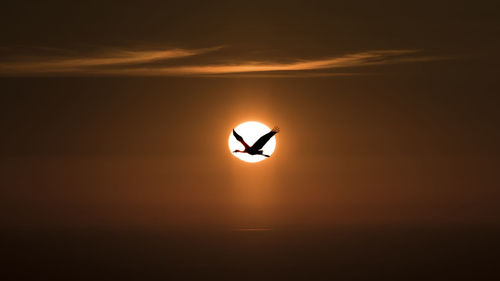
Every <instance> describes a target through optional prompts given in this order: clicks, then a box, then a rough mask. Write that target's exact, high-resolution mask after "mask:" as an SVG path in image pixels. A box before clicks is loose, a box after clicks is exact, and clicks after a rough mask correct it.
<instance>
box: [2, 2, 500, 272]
mask: <svg viewBox="0 0 500 281" xmlns="http://www.w3.org/2000/svg"><path fill="white" fill-rule="evenodd" d="M467 3H468V4H465V1H449V2H443V1H428V2H427V1H414V2H408V1H342V2H339V1H324V2H318V1H284V2H275V1H262V2H260V1H227V2H213V1H205V2H203V3H198V2H197V1H178V2H174V1H158V2H146V1H135V2H132V1H127V2H125V1H117V2H111V1H81V2H72V1H33V2H30V1H21V2H15V1H11V3H8V4H2V8H1V11H0V107H1V109H0V130H1V132H2V134H1V135H2V137H1V138H0V155H1V161H0V178H1V182H0V186H1V188H0V203H1V205H2V214H1V215H0V227H1V229H3V230H6V231H14V230H15V231H18V230H19V231H21V230H26V229H28V230H30V229H37V230H40V229H43V230H44V231H46V232H45V233H51V231H53V230H55V229H60V228H64V229H68V228H69V229H80V228H91V229H112V230H114V231H116V230H117V229H122V228H124V227H125V228H130V229H141V230H147V231H152V232H153V233H154V232H155V231H159V230H160V229H161V230H165V229H166V230H171V229H193V228H194V229H225V230H231V229H233V230H234V229H240V228H263V229H272V230H274V231H279V230H280V229H286V228H290V227H291V228H293V229H310V228H316V229H325V228H335V227H338V226H341V225H365V226H366V225H386V226H398V225H497V224H498V221H499V220H500V205H498V199H499V195H500V194H499V187H500V178H499V173H500V171H499V168H498V167H499V165H498V156H499V154H500V150H499V148H498V144H499V143H500V131H499V129H498V128H500V116H499V114H498V106H499V104H500V98H499V96H498V94H499V90H500V86H499V82H498V67H499V62H500V60H499V59H500V56H499V54H498V50H499V49H500V39H499V38H500V16H499V12H498V11H499V5H498V3H497V2H496V1H468V2H467ZM248 120H257V121H260V122H263V123H265V124H267V125H268V126H273V125H279V126H280V128H281V132H280V133H279V134H278V135H277V142H278V144H277V150H276V151H275V153H274V154H273V155H272V157H271V158H269V159H267V160H266V161H263V162H260V163H258V164H253V165H250V164H247V163H243V162H241V161H240V160H238V159H237V158H235V157H233V156H232V155H231V153H230V152H229V150H228V147H227V138H228V136H229V133H230V132H231V129H232V128H233V127H235V126H236V125H238V124H240V123H242V122H244V121H248ZM199 233H203V231H200V232H199ZM200 235H201V234H200ZM28 237H29V236H28ZM398 237H399V236H398ZM323 238H324V237H323ZM68 239H69V238H68ZM273 239H275V238H273ZM273 239H271V240H266V242H264V243H271V242H270V241H273ZM356 239H357V238H356ZM360 239H362V238H360ZM47 241H50V239H49V240H47ZM68 241H69V240H68ZM176 241H177V240H176ZM179 241H180V240H179ZM196 241H199V240H196ZM238 241H239V240H238ZM384 241H385V240H384ZM419 241H420V242H421V240H419ZM253 242H255V241H253ZM253 242H252V243H253ZM420 242H419V243H420ZM87 243H90V244H91V245H95V244H92V243H91V242H88V241H87ZM100 243H101V242H100ZM200 243H201V242H200ZM235 243H236V242H235ZM290 243H291V242H290ZM318 243H319V242H318ZM422 243H423V242H422ZM457 243H458V242H457ZM236 244H238V243H236ZM257 244H258V243H257ZM354 244H355V243H354ZM409 244H411V243H409ZM417 244H418V243H417ZM238 245H239V246H238V247H240V246H241V244H238ZM412 245H413V244H412ZM415 245H416V244H415ZM205 246H206V245H205ZM247 246H248V245H247ZM247 246H245V247H247ZM372 246H373V245H372ZM193 247H194V246H193ZM214 247H215V246H214ZM224 247H229V246H227V245H225V246H224ZM224 247H223V248H224ZM238 247H236V248H238ZM248 247H250V246H248ZM280 247H283V248H280V250H284V249H287V246H286V245H281V246H280ZM304 247H305V246H304ZM311 247H312V246H311ZM314 247H316V246H314ZM314 247H312V248H314ZM318 247H319V246H318ZM146 248H147V247H146ZM194 248H196V247H194ZM229 248H231V247H229ZM306 248H307V247H306ZM312 248H307V249H312ZM12 249H13V248H12ZM113 249H114V248H113ZM189 249H190V250H189V251H194V250H193V249H191V248H189ZM203 249H205V250H206V251H207V252H209V250H207V248H203ZM231 249H233V248H231ZM238 249H240V248H238ZM314 249H316V248H314ZM377 249H378V248H377ZM108 250H109V249H108ZM247 250H248V249H247ZM110 251H111V250H110ZM189 251H188V252H189ZM229 251H231V250H229ZM234 251H236V250H234ZM304 251H305V250H304ZM311 251H312V250H311ZM345 251H347V252H349V250H345ZM376 251H378V250H376ZM457 251H458V250H457ZM12 252H16V251H15V250H12ZM452 252H453V251H452ZM190 253H191V252H190ZM301 253H302V254H304V253H303V252H301ZM254 254H255V253H254ZM206 255H207V256H208V254H206ZM255 255H257V254H255ZM257 256H258V255H257ZM354 260H355V259H354ZM279 261H280V262H281V263H279V264H281V265H283V264H284V263H285V262H284V261H283V260H279ZM254 262H255V261H254ZM295 262H297V263H299V264H300V263H301V261H299V260H295ZM323 265H325V267H326V263H325V264H323ZM399 280H401V279H399Z"/></svg>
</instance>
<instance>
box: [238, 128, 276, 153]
mask: <svg viewBox="0 0 500 281" xmlns="http://www.w3.org/2000/svg"><path fill="white" fill-rule="evenodd" d="M279 131H280V129H279V128H278V127H274V128H273V129H272V130H271V131H270V132H269V133H267V134H265V135H263V136H262V137H260V139H258V140H257V141H256V142H255V143H254V144H253V145H252V146H249V145H248V144H247V143H246V142H245V141H244V140H243V138H242V137H241V136H240V135H238V133H236V131H235V130H234V129H233V136H234V137H235V138H236V139H237V140H238V141H239V142H241V144H243V146H244V147H245V150H243V151H241V150H238V149H236V150H235V151H233V153H235V152H242V153H248V154H250V155H262V156H266V157H269V155H266V154H264V153H263V151H262V148H263V147H264V145H265V144H266V143H267V142H268V141H269V140H270V139H271V138H272V137H273V136H274V135H276V134H277V133H278V132H279Z"/></svg>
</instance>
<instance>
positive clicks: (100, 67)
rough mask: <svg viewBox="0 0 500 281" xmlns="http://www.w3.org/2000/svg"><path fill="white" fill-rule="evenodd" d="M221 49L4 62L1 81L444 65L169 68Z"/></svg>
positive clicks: (335, 61) (374, 55)
mask: <svg viewBox="0 0 500 281" xmlns="http://www.w3.org/2000/svg"><path fill="white" fill-rule="evenodd" d="M221 48H222V47H214V48H206V49H193V50H189V49H171V50H161V51H119V52H117V53H115V54H113V55H109V56H95V57H80V58H52V59H45V60H32V61H22V62H15V61H14V62H6V63H1V62H0V75H2V74H3V75H13V76H22V75H30V74H31V75H37V74H38V75H52V76H56V75H79V76H84V75H96V76H202V77H245V76H248V77H301V76H303V77H316V76H334V75H335V76H338V75H356V74H359V73H338V72H337V73H331V72H330V73H324V72H323V73H318V72H317V71H327V70H335V69H341V68H357V67H364V66H373V65H387V64H396V63H409V62H424V61H433V60H439V59H442V58H440V57H435V56H422V55H420V52H419V51H417V50H378V51H367V52H360V53H354V54H347V55H343V56H337V57H326V58H318V59H308V60H303V59H302V60H299V59H295V60H291V61H290V62H286V63H283V62H281V63H278V62H273V61H270V60H269V61H239V62H234V63H227V61H229V62H230V61H231V60H230V59H226V60H225V61H226V62H225V63H220V62H219V63H217V62H214V63H204V64H201V63H200V64H189V65H169V64H168V63H169V60H171V59H176V58H186V57H192V56H197V55H207V54H208V53H210V52H213V51H217V50H219V49H221ZM203 61H207V60H206V59H205V60H203ZM208 61H210V58H209V60H208Z"/></svg>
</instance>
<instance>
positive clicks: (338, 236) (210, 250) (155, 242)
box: [0, 226, 500, 280]
mask: <svg viewBox="0 0 500 281" xmlns="http://www.w3.org/2000/svg"><path fill="white" fill-rule="evenodd" d="M499 234H500V228H498V227H491V226H432V227H431V226H426V227H422V226H420V227H388V226H379V227H360V226H357V227H339V228H331V229H324V228H323V229H292V228H273V229H271V230H269V229H262V230H261V231H255V230H253V231H241V230H240V231H235V230H231V229H224V228H222V229H218V230H201V229H190V230H188V229H185V230H179V229H170V230H163V231H155V232H152V231H151V232H148V231H137V230H131V229H123V230H120V231H118V230H106V231H105V230H102V229H101V230H89V229H86V230H83V229H79V230H75V229H73V230H68V229H66V230H62V229H59V230H50V231H33V230H30V231H28V230H24V231H3V232H2V237H1V242H0V243H1V244H0V245H1V247H2V260H3V261H2V263H1V264H2V270H1V275H2V277H1V278H0V279H1V280H500V247H499V245H500V243H499V237H500V236H499Z"/></svg>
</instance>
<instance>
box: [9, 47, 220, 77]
mask: <svg viewBox="0 0 500 281" xmlns="http://www.w3.org/2000/svg"><path fill="white" fill-rule="evenodd" d="M220 48H222V47H213V48H205V49H191V50H190V49H169V50H148V51H133V50H118V51H114V52H113V53H112V54H101V55H97V56H85V57H76V58H75V57H73V58H66V57H64V58H45V59H31V60H22V61H10V62H0V72H1V73H6V74H8V73H12V74H16V73H17V74H29V73H68V72H72V73H82V74H83V73H86V72H89V71H90V72H92V71H99V69H100V68H99V67H109V66H117V65H129V64H141V63H150V62H154V61H162V60H168V59H175V58H184V57H190V56H195V55H200V54H203V53H207V52H212V51H215V50H218V49H220Z"/></svg>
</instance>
